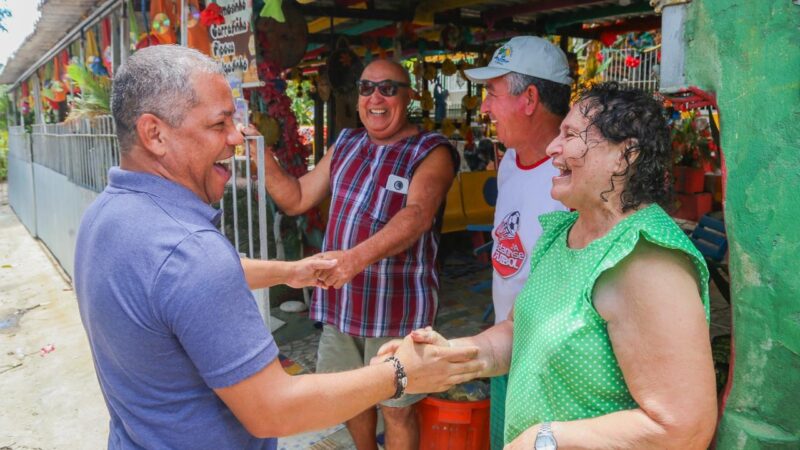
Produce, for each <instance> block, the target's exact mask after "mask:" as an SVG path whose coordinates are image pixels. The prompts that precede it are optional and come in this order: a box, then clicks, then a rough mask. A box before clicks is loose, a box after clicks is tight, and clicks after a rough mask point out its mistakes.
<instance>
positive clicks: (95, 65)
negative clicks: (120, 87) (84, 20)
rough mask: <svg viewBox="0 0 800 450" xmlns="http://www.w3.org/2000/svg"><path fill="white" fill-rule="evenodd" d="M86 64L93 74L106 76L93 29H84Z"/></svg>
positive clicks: (106, 72)
mask: <svg viewBox="0 0 800 450" xmlns="http://www.w3.org/2000/svg"><path fill="white" fill-rule="evenodd" d="M85 36H86V66H87V67H88V68H89V69H90V70H91V71H92V72H93V73H94V74H95V75H100V76H104V77H107V76H108V71H107V70H106V68H105V66H104V65H103V60H102V59H101V58H100V52H99V51H98V49H97V38H96V37H95V34H94V30H92V29H90V30H86V34H85Z"/></svg>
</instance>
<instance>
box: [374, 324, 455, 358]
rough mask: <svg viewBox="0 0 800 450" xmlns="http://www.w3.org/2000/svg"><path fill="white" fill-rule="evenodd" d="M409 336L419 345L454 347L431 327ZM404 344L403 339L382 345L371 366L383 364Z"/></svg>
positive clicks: (413, 332)
mask: <svg viewBox="0 0 800 450" xmlns="http://www.w3.org/2000/svg"><path fill="white" fill-rule="evenodd" d="M409 336H410V337H411V340H413V341H414V342H416V343H417V344H431V345H437V346H439V347H452V344H451V343H450V341H448V340H447V339H446V338H445V337H444V336H442V335H441V334H439V333H437V332H436V331H434V330H433V328H431V327H425V328H419V329H417V330H414V331H412V332H411V334H409ZM402 343H403V340H402V339H393V340H391V341H389V342H387V343H385V344H383V345H381V347H380V348H379V349H378V353H377V354H376V355H375V356H374V357H372V359H371V360H370V364H376V363H380V362H383V361H384V360H385V359H386V358H388V357H390V356H392V355H394V354H395V353H396V352H397V349H398V348H400V344H402Z"/></svg>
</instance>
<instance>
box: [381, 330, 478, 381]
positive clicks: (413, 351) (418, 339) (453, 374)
mask: <svg viewBox="0 0 800 450" xmlns="http://www.w3.org/2000/svg"><path fill="white" fill-rule="evenodd" d="M480 353H481V352H480V349H479V348H478V347H477V346H474V345H464V346H458V345H453V343H452V342H451V341H448V340H447V339H445V338H444V337H443V336H442V335H441V334H439V333H437V332H436V331H434V330H433V329H432V328H431V327H426V328H422V329H418V330H414V331H412V332H411V334H409V335H408V336H406V337H405V338H403V339H395V340H393V341H390V342H387V343H386V344H384V345H383V346H381V348H380V349H378V354H377V355H375V357H374V358H372V360H371V361H370V364H371V365H374V364H382V363H384V362H385V361H386V360H387V358H389V357H391V356H393V357H395V358H397V360H398V361H400V363H401V364H402V366H403V367H404V369H405V374H406V378H407V381H408V383H407V385H406V387H405V392H406V393H409V394H423V393H429V392H442V391H446V390H448V389H450V388H451V387H453V386H455V385H456V384H459V383H464V382H467V381H469V380H472V379H474V378H478V377H481V376H484V373H485V372H486V368H487V362H486V361H485V360H484V358H481V354H480Z"/></svg>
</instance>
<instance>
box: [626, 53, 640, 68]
mask: <svg viewBox="0 0 800 450" xmlns="http://www.w3.org/2000/svg"><path fill="white" fill-rule="evenodd" d="M641 63H642V60H641V59H639V58H637V57H635V56H633V55H628V56H626V57H625V65H626V66H628V67H630V68H631V69H635V68H637V67H639V64H641Z"/></svg>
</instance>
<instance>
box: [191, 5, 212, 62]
mask: <svg viewBox="0 0 800 450" xmlns="http://www.w3.org/2000/svg"><path fill="white" fill-rule="evenodd" d="M187 13H188V14H187V19H186V45H187V46H189V47H191V48H194V49H197V50H199V51H201V52H203V53H205V54H206V55H209V56H210V55H211V39H210V37H209V35H208V27H206V26H205V25H203V24H202V23H201V22H200V7H199V5H198V0H189V10H188V11H187Z"/></svg>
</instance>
